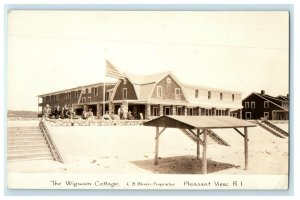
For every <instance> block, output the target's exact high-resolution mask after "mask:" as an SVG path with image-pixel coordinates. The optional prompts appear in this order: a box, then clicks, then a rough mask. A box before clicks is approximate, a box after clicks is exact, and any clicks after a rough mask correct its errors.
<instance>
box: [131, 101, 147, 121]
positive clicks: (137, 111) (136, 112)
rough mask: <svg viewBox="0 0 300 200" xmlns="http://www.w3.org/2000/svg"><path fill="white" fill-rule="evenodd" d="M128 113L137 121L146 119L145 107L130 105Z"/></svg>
mask: <svg viewBox="0 0 300 200" xmlns="http://www.w3.org/2000/svg"><path fill="white" fill-rule="evenodd" d="M128 111H131V114H132V116H133V117H134V118H135V119H142V117H143V119H145V105H137V104H135V105H134V104H133V105H129V106H128ZM141 115H142V117H141Z"/></svg>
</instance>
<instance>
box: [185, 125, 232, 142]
mask: <svg viewBox="0 0 300 200" xmlns="http://www.w3.org/2000/svg"><path fill="white" fill-rule="evenodd" d="M181 131H182V132H183V133H184V134H185V135H186V136H188V137H189V138H190V139H191V140H192V141H194V142H195V143H196V142H197V141H198V140H197V136H196V135H195V134H194V133H192V132H191V131H190V130H188V129H181ZM207 136H208V137H206V143H207V144H220V145H224V146H230V145H229V144H228V143H227V142H226V141H225V140H223V139H222V138H221V137H220V136H218V135H217V134H216V133H215V132H213V131H212V130H208V131H207ZM200 139H201V140H202V141H203V134H200Z"/></svg>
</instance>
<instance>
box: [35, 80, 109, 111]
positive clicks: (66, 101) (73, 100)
mask: <svg viewBox="0 0 300 200" xmlns="http://www.w3.org/2000/svg"><path fill="white" fill-rule="evenodd" d="M87 88H88V87H86V89H87ZM95 88H98V95H97V96H95V95H94V89H95ZM112 88H114V85H106V86H105V89H106V90H109V89H112ZM76 91H77V93H78V94H77V96H76ZM80 93H81V89H78V90H73V91H71V92H70V94H71V97H70V98H66V96H67V93H66V92H63V93H60V94H57V95H58V99H56V95H50V96H46V97H43V102H42V103H41V104H40V105H41V106H42V107H44V106H46V104H49V105H50V106H57V105H59V106H60V107H63V106H64V105H67V106H69V105H72V104H77V103H78V97H79V96H80ZM83 97H85V98H86V102H87V98H88V97H91V102H102V101H103V86H91V93H86V94H82V96H81V99H82V98H83ZM50 99H51V100H50ZM80 103H81V101H80ZM87 103H88V102H87Z"/></svg>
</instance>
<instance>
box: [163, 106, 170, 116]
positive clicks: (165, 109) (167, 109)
mask: <svg viewBox="0 0 300 200" xmlns="http://www.w3.org/2000/svg"><path fill="white" fill-rule="evenodd" d="M170 110H171V109H170V107H169V106H168V107H167V106H166V107H164V115H170Z"/></svg>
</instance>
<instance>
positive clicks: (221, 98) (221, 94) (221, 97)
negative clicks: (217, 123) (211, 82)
mask: <svg viewBox="0 0 300 200" xmlns="http://www.w3.org/2000/svg"><path fill="white" fill-rule="evenodd" d="M220 100H221V101H222V100H223V93H222V92H221V93H220Z"/></svg>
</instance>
